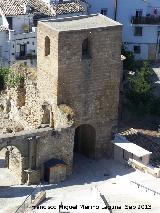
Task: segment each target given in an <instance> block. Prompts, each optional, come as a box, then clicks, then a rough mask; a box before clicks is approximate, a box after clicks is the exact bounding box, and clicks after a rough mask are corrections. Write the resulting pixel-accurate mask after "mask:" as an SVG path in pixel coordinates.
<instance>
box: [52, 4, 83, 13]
mask: <svg viewBox="0 0 160 213" xmlns="http://www.w3.org/2000/svg"><path fill="white" fill-rule="evenodd" d="M52 8H53V10H54V11H55V13H56V15H63V14H70V13H79V12H85V8H84V7H83V6H82V5H81V4H80V2H79V1H75V2H63V3H59V4H53V5H52Z"/></svg>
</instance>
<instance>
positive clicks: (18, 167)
mask: <svg viewBox="0 0 160 213" xmlns="http://www.w3.org/2000/svg"><path fill="white" fill-rule="evenodd" d="M21 162H22V161H21V153H20V151H19V150H18V149H16V148H14V149H13V150H12V151H10V152H9V169H10V170H11V171H12V172H13V174H14V175H15V176H16V177H17V180H18V181H19V183H21V177H22V175H23V174H22V173H23V171H22V163H21Z"/></svg>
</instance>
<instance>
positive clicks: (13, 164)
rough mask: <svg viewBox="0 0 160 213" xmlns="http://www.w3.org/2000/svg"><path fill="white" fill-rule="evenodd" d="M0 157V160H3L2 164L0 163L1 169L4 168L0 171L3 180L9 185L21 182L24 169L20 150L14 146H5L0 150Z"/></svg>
mask: <svg viewBox="0 0 160 213" xmlns="http://www.w3.org/2000/svg"><path fill="white" fill-rule="evenodd" d="M0 158H1V161H2V160H3V166H2V165H1V170H2V168H4V170H2V171H1V173H2V175H4V177H3V179H4V181H3V182H4V183H6V184H7V183H8V184H11V185H17V184H21V183H22V179H23V176H24V174H23V173H24V171H23V169H22V166H23V165H22V164H23V162H22V154H21V152H20V150H19V149H18V148H17V147H15V146H6V147H4V148H3V149H1V150H0ZM7 170H8V171H7ZM5 179H6V180H5ZM9 181H10V182H11V183H10V182H9Z"/></svg>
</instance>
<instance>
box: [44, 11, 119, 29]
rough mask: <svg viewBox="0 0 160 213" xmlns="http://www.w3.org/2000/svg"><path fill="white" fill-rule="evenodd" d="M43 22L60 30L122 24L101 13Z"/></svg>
mask: <svg viewBox="0 0 160 213" xmlns="http://www.w3.org/2000/svg"><path fill="white" fill-rule="evenodd" d="M42 22H43V23H44V24H46V25H48V26H50V27H51V28H53V29H54V30H56V31H59V32H60V31H75V30H76V31H79V30H85V29H97V28H107V27H111V26H121V24H120V23H118V22H115V21H113V20H112V19H110V18H108V17H106V16H103V15H101V14H93V15H81V16H73V17H66V18H58V19H50V20H43V21H42Z"/></svg>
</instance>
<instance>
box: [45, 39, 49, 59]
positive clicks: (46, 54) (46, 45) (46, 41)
mask: <svg viewBox="0 0 160 213" xmlns="http://www.w3.org/2000/svg"><path fill="white" fill-rule="evenodd" d="M48 55H50V39H49V37H48V36H46V37H45V56H48Z"/></svg>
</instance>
